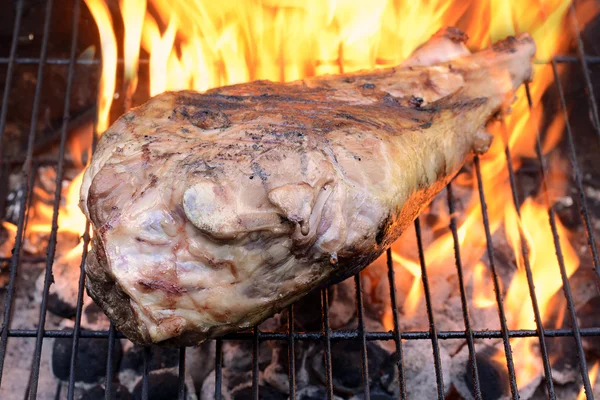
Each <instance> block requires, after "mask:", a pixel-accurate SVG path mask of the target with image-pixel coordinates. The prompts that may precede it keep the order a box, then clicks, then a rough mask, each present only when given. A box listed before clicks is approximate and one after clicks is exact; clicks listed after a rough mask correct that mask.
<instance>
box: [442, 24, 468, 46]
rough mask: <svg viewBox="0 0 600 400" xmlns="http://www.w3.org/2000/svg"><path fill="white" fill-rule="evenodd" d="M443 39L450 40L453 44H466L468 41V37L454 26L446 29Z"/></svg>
mask: <svg viewBox="0 0 600 400" xmlns="http://www.w3.org/2000/svg"><path fill="white" fill-rule="evenodd" d="M444 37H445V38H447V39H450V40H452V41H453V42H454V43H466V42H467V41H468V40H469V36H468V35H467V34H466V33H464V32H463V31H461V30H460V29H458V28H456V27H454V26H451V27H448V28H446V32H445V34H444Z"/></svg>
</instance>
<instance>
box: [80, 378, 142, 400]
mask: <svg viewBox="0 0 600 400" xmlns="http://www.w3.org/2000/svg"><path fill="white" fill-rule="evenodd" d="M110 393H111V395H110V398H111V399H113V400H130V399H131V398H132V397H131V394H130V393H129V391H128V390H127V388H126V387H125V386H123V385H121V384H120V383H118V382H113V383H112V385H111V390H110ZM104 396H105V387H104V386H103V385H96V386H94V387H93V388H91V389H90V390H88V391H86V392H84V393H83V394H82V395H81V397H80V398H79V400H104V399H105V397H104Z"/></svg>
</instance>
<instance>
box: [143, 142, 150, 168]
mask: <svg viewBox="0 0 600 400" xmlns="http://www.w3.org/2000/svg"><path fill="white" fill-rule="evenodd" d="M146 137H147V136H146ZM142 159H143V160H144V161H145V162H149V161H150V144H149V143H145V144H144V145H142Z"/></svg>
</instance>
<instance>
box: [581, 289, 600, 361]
mask: <svg viewBox="0 0 600 400" xmlns="http://www.w3.org/2000/svg"><path fill="white" fill-rule="evenodd" d="M598 310H600V296H595V297H592V298H591V299H590V300H588V301H587V302H586V303H585V304H583V305H582V306H581V307H579V309H578V310H577V319H578V320H579V327H580V328H598V327H600V313H599V312H598ZM582 341H583V346H584V348H585V350H586V351H587V352H588V353H591V354H593V355H595V356H596V357H600V340H598V338H597V337H593V336H591V337H583V338H582Z"/></svg>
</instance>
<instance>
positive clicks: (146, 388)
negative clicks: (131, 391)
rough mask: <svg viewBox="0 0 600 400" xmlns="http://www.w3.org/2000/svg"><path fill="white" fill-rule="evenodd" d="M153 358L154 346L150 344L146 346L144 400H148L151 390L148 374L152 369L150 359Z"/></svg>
mask: <svg viewBox="0 0 600 400" xmlns="http://www.w3.org/2000/svg"><path fill="white" fill-rule="evenodd" d="M151 358H152V348H151V347H150V346H144V357H143V364H144V372H143V374H142V400H148V395H149V391H150V376H149V375H148V373H149V371H150V359H151Z"/></svg>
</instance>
